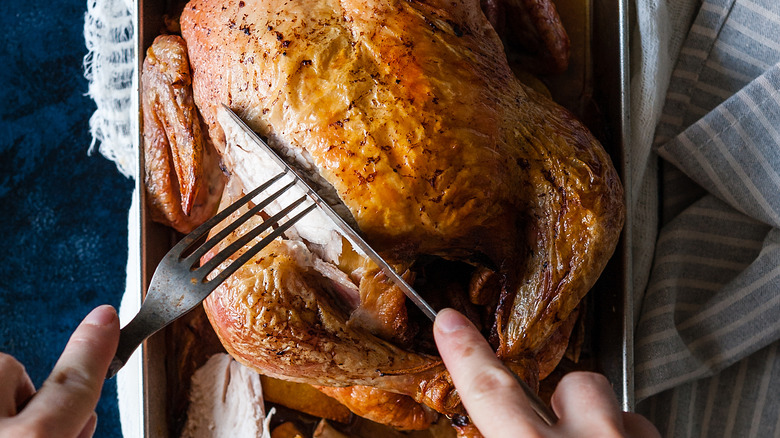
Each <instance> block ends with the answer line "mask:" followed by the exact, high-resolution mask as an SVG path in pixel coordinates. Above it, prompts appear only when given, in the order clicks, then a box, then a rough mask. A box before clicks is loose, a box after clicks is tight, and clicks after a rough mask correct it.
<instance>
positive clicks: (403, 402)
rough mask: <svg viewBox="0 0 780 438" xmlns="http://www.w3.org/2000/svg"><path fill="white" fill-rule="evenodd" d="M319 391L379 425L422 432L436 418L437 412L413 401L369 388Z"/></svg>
mask: <svg viewBox="0 0 780 438" xmlns="http://www.w3.org/2000/svg"><path fill="white" fill-rule="evenodd" d="M318 388H319V389H320V391H322V392H324V393H325V394H327V395H329V396H331V397H333V398H335V399H336V400H338V401H340V402H342V403H344V405H345V406H347V407H348V408H349V409H350V410H352V412H354V413H355V414H357V415H360V416H361V417H363V418H368V419H369V420H371V421H375V422H377V423H380V424H386V425H388V426H392V427H396V428H398V429H402V430H425V429H427V428H429V427H430V426H431V424H433V422H434V421H436V420H437V419H438V414H437V413H436V411H433V410H431V409H430V408H428V407H426V406H424V405H421V404H419V403H417V402H416V401H414V399H413V398H411V397H409V396H406V395H401V394H395V393H392V392H388V391H383V390H381V389H378V388H373V387H371V386H348V387H345V388H331V387H326V386H320V387H318Z"/></svg>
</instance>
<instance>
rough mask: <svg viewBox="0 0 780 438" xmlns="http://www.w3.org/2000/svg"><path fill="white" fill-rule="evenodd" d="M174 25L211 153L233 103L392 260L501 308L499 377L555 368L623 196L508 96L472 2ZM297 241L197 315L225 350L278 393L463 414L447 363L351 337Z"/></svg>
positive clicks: (370, 335) (199, 0) (216, 13)
mask: <svg viewBox="0 0 780 438" xmlns="http://www.w3.org/2000/svg"><path fill="white" fill-rule="evenodd" d="M181 26H182V34H183V36H184V38H185V39H186V40H187V43H188V47H189V56H190V60H191V63H192V68H193V90H194V95H195V102H196V104H197V105H198V107H199V109H200V111H201V114H202V116H203V118H204V120H205V121H206V123H207V124H208V126H209V133H210V135H211V138H212V139H213V140H214V142H215V145H216V147H217V149H218V150H220V151H223V150H224V145H223V142H224V135H223V132H222V129H221V127H220V126H219V124H218V123H217V121H216V110H217V108H218V107H219V106H220V105H221V104H222V103H226V104H227V105H229V106H230V107H231V108H232V109H233V110H235V111H236V112H237V113H238V114H239V115H241V116H242V117H243V118H244V120H246V121H247V122H248V123H249V125H250V126H251V127H252V128H253V129H254V130H256V131H258V132H260V133H261V134H262V135H266V136H268V137H270V138H271V139H272V140H274V141H277V142H281V143H284V144H286V145H289V146H290V147H292V148H299V149H305V150H306V151H307V152H308V153H309V154H310V156H311V157H312V158H313V160H314V162H315V165H316V166H317V168H318V169H319V170H320V172H321V174H322V175H323V176H324V177H325V178H326V179H327V181H328V182H330V183H331V184H332V185H333V186H334V187H335V189H336V190H337V192H338V193H339V195H340V197H341V199H342V200H343V202H344V204H345V205H346V206H347V207H348V208H349V210H350V211H351V212H352V214H353V216H354V218H355V220H356V221H357V223H358V225H359V226H360V229H361V231H362V232H363V233H364V235H365V236H366V237H367V240H368V241H369V242H370V243H371V244H372V245H373V246H375V247H376V248H377V249H378V250H379V251H380V252H381V253H382V254H383V255H384V256H385V257H386V258H388V259H390V260H391V261H392V262H394V263H398V264H399V265H401V266H411V264H412V263H413V262H414V261H415V260H416V259H417V258H418V257H419V256H420V255H423V254H427V255H434V256H439V257H443V258H446V259H448V260H461V261H464V262H466V263H468V264H471V265H474V266H475V267H476V269H475V271H474V274H473V276H472V279H471V280H467V281H466V282H465V283H466V284H465V285H464V290H467V291H469V293H470V294H471V295H472V296H474V297H477V298H478V301H480V303H479V304H481V305H484V306H485V308H486V309H490V310H491V312H492V313H491V314H490V318H488V320H486V321H483V322H484V323H485V325H486V326H487V327H489V328H490V331H491V337H490V340H491V342H492V344H493V346H494V348H495V349H496V350H497V355H498V356H499V357H500V358H501V359H502V360H504V361H505V363H507V364H508V365H509V366H510V367H511V368H512V369H513V370H515V371H516V372H517V373H518V374H519V375H521V376H522V377H524V378H526V379H527V380H529V381H531V383H535V382H536V381H537V379H538V378H539V377H542V376H540V371H542V372H545V373H546V372H548V371H549V370H550V369H552V368H553V367H554V365H555V363H557V361H558V360H559V359H560V353H561V352H562V350H563V349H564V348H565V345H564V346H563V348H561V344H562V343H564V342H565V339H563V338H565V337H567V336H568V335H567V334H566V332H567V331H568V330H570V326H571V324H572V312H573V311H574V310H575V308H576V306H577V304H578V303H579V301H580V300H581V298H582V297H583V296H584V295H585V293H586V292H587V291H588V289H590V287H591V286H592V285H593V283H594V282H595V280H596V278H597V277H598V275H599V274H600V272H601V271H602V269H603V267H604V265H605V264H606V262H607V260H608V259H609V257H610V255H611V254H612V252H613V250H614V248H615V245H616V242H617V239H618V236H619V233H620V229H621V227H622V224H623V214H624V213H623V205H622V187H621V185H620V182H619V180H618V176H617V173H616V172H615V169H614V168H613V166H612V163H611V161H610V159H609V157H608V156H607V154H606V153H605V151H604V150H603V148H602V147H601V146H600V145H599V143H598V142H597V141H596V140H595V139H594V138H593V136H592V135H591V134H590V133H589V132H588V130H587V129H585V128H584V127H583V126H582V125H581V124H580V123H579V122H578V121H577V120H575V119H574V118H573V117H572V116H571V114H570V113H568V112H567V111H566V110H564V109H563V108H561V107H559V106H558V105H556V104H554V103H553V102H551V101H549V100H548V99H547V98H545V97H543V96H541V95H539V94H537V93H535V92H533V91H532V90H530V89H528V88H526V87H525V86H523V85H522V84H521V83H520V82H518V81H517V79H516V78H515V76H514V75H513V74H512V71H511V70H510V68H509V66H508V65H507V61H506V57H505V55H504V52H503V48H502V46H501V41H500V40H499V38H498V36H497V35H496V33H495V31H494V30H493V28H492V27H491V26H490V24H489V23H488V21H487V20H486V18H485V16H484V15H483V14H482V12H481V11H480V9H479V3H478V2H477V1H476V0H473V1H468V0H460V1H457V0H456V1H446V2H445V1H436V0H434V1H428V2H419V1H396V0H387V1H377V0H363V1H360V0H352V1H349V0H348V1H340V2H336V1H333V0H330V1H320V2H303V1H296V0H287V1H281V0H266V1H262V2H261V1H252V0H227V1H226V0H219V1H217V0H193V1H191V2H190V3H189V4H188V6H187V7H186V8H185V10H184V12H183V14H182V17H181ZM290 245H292V244H291V243H289V242H287V243H285V242H277V243H275V244H273V245H271V246H270V247H268V248H266V249H265V250H264V251H262V252H261V253H260V254H259V255H258V256H257V258H256V259H254V260H253V261H250V262H249V263H248V264H247V265H245V266H244V267H243V268H241V270H239V271H238V272H237V273H236V274H235V275H233V276H232V277H231V279H229V280H228V282H226V283H225V284H224V285H222V286H221V287H220V288H219V289H218V290H217V291H215V293H214V294H212V295H211V296H210V297H209V299H207V301H206V302H205V308H206V311H207V314H208V315H209V318H210V319H211V321H212V324H213V325H214V328H215V330H216V332H217V334H218V335H219V336H220V338H221V340H222V342H223V343H224V344H225V347H226V348H227V350H228V351H229V352H230V353H231V354H233V355H234V356H235V357H236V358H237V359H238V360H240V361H242V362H243V363H245V364H247V365H249V366H252V367H254V368H255V369H257V370H258V371H260V372H261V373H264V374H268V375H271V376H274V377H279V378H284V379H288V380H293V381H299V382H305V383H311V384H316V385H326V386H335V387H341V386H353V385H366V386H373V387H376V388H379V389H382V390H388V391H392V392H397V393H401V394H405V395H408V396H410V397H412V398H414V400H416V401H417V402H421V403H424V404H426V405H428V406H431V407H433V408H435V409H437V410H439V411H440V412H443V413H448V414H457V413H463V409H462V406H461V405H460V401H459V399H458V397H457V393H456V392H455V391H454V390H453V389H454V388H453V386H452V382H451V381H450V380H449V376H448V374H447V373H446V371H444V370H443V367H442V366H441V364H440V362H439V360H438V358H436V357H432V356H428V355H426V354H422V353H420V352H416V351H413V350H412V349H410V348H408V347H401V346H397V345H393V344H392V343H390V342H388V341H386V340H383V339H381V338H380V333H378V332H377V331H376V330H373V329H371V328H370V327H367V326H365V325H361V324H351V320H350V311H349V309H344V308H343V307H342V306H341V305H340V304H339V303H338V302H337V301H338V300H334V299H333V294H332V293H331V292H330V289H329V287H328V286H327V284H325V283H324V282H323V280H322V278H321V276H319V275H318V274H317V273H316V272H313V271H312V270H310V269H302V268H301V266H300V263H299V262H298V261H297V257H299V254H298V252H297V251H296V250H294V249H293V248H292V247H291V246H290ZM488 271H492V272H493V273H494V274H492V275H491V274H490V272H488ZM493 275H495V277H493ZM491 278H492V279H491ZM483 301H484V302H483ZM383 302H384V301H383ZM362 304H363V303H361V305H362ZM562 334H563V335H562ZM540 362H541V363H540Z"/></svg>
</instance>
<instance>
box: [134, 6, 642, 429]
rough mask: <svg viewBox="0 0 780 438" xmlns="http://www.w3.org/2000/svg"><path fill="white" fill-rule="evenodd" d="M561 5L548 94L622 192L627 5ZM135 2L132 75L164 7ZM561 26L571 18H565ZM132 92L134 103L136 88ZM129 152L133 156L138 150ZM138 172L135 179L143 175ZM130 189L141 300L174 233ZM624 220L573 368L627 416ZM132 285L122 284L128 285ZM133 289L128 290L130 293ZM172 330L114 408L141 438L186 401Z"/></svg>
mask: <svg viewBox="0 0 780 438" xmlns="http://www.w3.org/2000/svg"><path fill="white" fill-rule="evenodd" d="M168 1H172V2H176V1H178V0H168ZM558 1H563V0H558ZM567 1H569V3H572V4H576V7H578V8H580V10H581V11H585V12H586V13H585V15H584V16H581V15H580V16H577V17H575V18H574V20H575V21H578V22H575V23H570V22H567V20H566V16H565V14H564V12H565V11H562V10H561V15H562V17H563V18H564V24H565V25H566V26H567V30H569V25H570V24H573V25H572V29H574V34H572V31H569V33H570V35H571V36H572V39H573V40H574V38H575V37H577V35H580V37H583V36H584V38H585V40H586V43H585V45H584V52H579V54H580V55H582V56H579V57H578V58H576V59H572V66H571V68H570V71H569V72H567V73H564V74H563V75H562V76H560V77H557V78H553V79H550V80H549V81H547V85H548V86H549V88H550V89H551V90H553V94H554V95H555V91H554V90H563V91H561V92H559V93H558V94H559V95H558V96H555V97H556V98H557V100H559V102H560V101H561V100H563V101H566V102H562V103H564V105H565V106H572V107H574V111H575V113H577V112H578V110H579V111H580V113H581V114H586V115H593V114H596V115H597V116H596V117H594V119H595V120H588V118H589V117H590V116H586V117H585V120H584V121H585V123H586V124H588V125H589V126H590V127H591V129H592V130H593V131H594V133H595V134H596V136H597V137H599V139H600V140H601V141H602V143H603V144H604V146H605V148H606V149H607V151H608V152H609V153H610V154H611V156H612V159H613V162H614V164H615V166H616V167H617V169H618V171H619V173H620V175H621V178H622V180H623V185H624V187H630V186H631V175H630V174H629V173H628V171H629V166H628V163H629V151H628V148H627V145H628V139H629V123H628V122H629V120H628V110H629V102H628V92H629V82H628V80H629V71H628V70H629V57H628V26H629V10H628V8H629V6H628V3H629V0H567ZM136 5H137V10H136V11H135V12H136V14H135V21H136V22H135V29H137V32H136V33H135V43H136V48H137V50H136V53H137V54H138V55H139V56H136V61H137V66H138V69H137V71H139V72H140V71H141V66H142V62H143V55H144V54H145V52H146V49H147V48H148V47H149V46H150V45H151V43H152V41H153V40H154V38H155V37H156V36H157V35H159V34H160V31H161V29H163V28H164V17H163V15H164V11H165V7H166V2H165V1H161V0H138V1H137V2H136ZM559 9H560V8H559ZM569 21H572V19H571V18H570V19H569ZM587 42H589V43H590V44H587ZM573 44H574V42H573ZM136 79H137V78H136ZM135 83H136V84H137V83H138V81H137V80H136V81H135ZM572 84H573V85H572ZM136 92H137V93H138V94H137V96H138V98H139V100H140V91H138V90H137V91H136ZM567 93H568V94H567ZM566 103H568V105H567V104H566ZM136 108H137V107H136ZM138 114H139V122H138V124H137V125H138V126H140V124H141V122H140V112H138ZM134 137H135V139H136V141H138V144H139V145H140V144H142V141H141V134H140V132H137V133H136V135H135V136H134ZM137 150H139V151H140V147H139V148H137ZM138 162H139V169H143V154H140V153H139V157H138ZM138 175H143V171H140V172H139V173H138ZM136 184H137V185H138V186H137V188H138V190H136V195H137V196H139V199H136V200H134V201H136V202H138V204H137V205H139V206H140V208H139V210H138V214H139V215H140V217H139V218H138V219H139V221H138V223H139V224H140V230H139V232H140V239H139V240H138V241H137V242H131V243H130V244H131V245H136V244H137V245H139V246H138V249H139V250H140V251H139V252H140V257H139V258H138V259H137V260H131V261H130V263H139V264H140V269H139V272H140V273H141V278H140V281H139V282H138V284H140V287H139V288H138V290H137V293H138V294H139V296H140V297H143V296H144V294H145V292H146V288H147V286H148V285H149V281H150V279H151V276H152V274H153V273H154V269H155V267H156V265H157V263H158V261H159V260H160V259H161V258H162V256H163V255H164V254H165V253H166V252H167V250H168V249H169V248H170V247H171V246H172V244H173V242H174V241H175V239H177V238H178V236H177V235H176V234H175V233H173V232H172V231H171V230H170V229H169V228H167V227H164V226H161V225H159V224H157V223H154V222H152V221H151V219H150V215H149V212H148V210H147V209H146V200H145V191H144V188H143V177H142V176H140V177H139V178H137V182H136ZM625 192H626V197H628V196H630V190H625ZM630 201H631V200H630V199H628V198H627V199H626V205H627V206H629V207H630V206H631V202H630ZM631 217H632V211H631V209H630V208H629V209H628V210H627V215H626V225H625V227H624V230H623V234H622V237H621V240H620V242H619V244H618V247H617V249H616V251H615V254H614V256H613V257H612V260H611V261H610V263H609V265H608V266H607V268H606V270H605V271H604V273H603V274H602V276H601V278H600V280H599V281H598V283H597V284H596V286H595V287H594V289H593V290H592V291H591V292H590V293H589V294H588V297H587V298H586V300H587V311H586V312H585V313H586V314H587V318H585V327H587V329H586V330H585V333H586V334H585V347H584V348H585V349H586V350H587V351H585V354H586V355H587V357H588V358H589V359H588V360H587V361H585V364H584V365H581V366H582V367H585V368H587V369H593V370H596V371H599V372H602V373H604V374H605V375H606V376H607V377H608V378H609V380H610V381H611V382H612V384H613V386H614V389H615V392H616V393H617V395H618V400H619V401H620V403H621V405H622V407H623V409H624V410H629V411H630V410H633V408H634V374H633V327H634V322H633V320H632V317H633V302H632V298H633V292H632V282H631V278H632V274H631V266H632V262H631ZM131 253H132V251H131ZM132 283H133V282H130V281H128V284H132ZM135 292H136V291H133V290H130V291H129V293H131V294H132V293H135ZM177 323H178V322H177ZM175 324H176V323H174V326H175ZM174 326H172V327H174ZM172 327H169V328H167V329H165V330H162V331H161V332H159V333H157V334H156V335H154V336H152V337H151V338H149V339H148V340H147V341H146V342H144V344H143V346H142V348H141V349H139V352H138V353H137V354H140V355H141V360H140V362H141V369H140V372H139V373H138V375H137V376H133V378H138V379H140V380H141V382H140V384H134V385H130V386H131V387H132V388H137V390H138V391H140V394H132V395H131V397H129V398H130V399H135V400H138V401H139V402H138V404H137V406H130V407H128V406H127V404H124V405H122V404H120V409H138V410H140V416H137V415H136V416H135V417H134V418H140V421H141V422H142V423H143V425H142V427H140V430H141V431H142V433H143V436H146V437H150V438H166V437H171V436H172V432H171V431H172V430H175V428H174V427H172V423H173V422H175V421H181V418H178V417H176V416H175V415H174V412H173V411H174V409H173V408H172V400H174V399H176V398H177V397H185V396H186V395H185V394H183V392H185V390H184V389H183V388H185V387H186V383H185V384H182V382H181V381H180V380H183V379H179V378H178V375H177V370H176V369H175V368H176V367H175V366H173V365H172V364H173V363H175V358H172V357H171V355H172V354H175V351H171V345H173V344H172V343H175V342H176V340H175V339H171V338H172V337H173V333H174V330H173V329H172ZM563 371H566V369H564V370H563ZM126 396H128V394H122V393H120V398H121V397H126ZM179 417H180V415H179ZM172 438H175V437H172Z"/></svg>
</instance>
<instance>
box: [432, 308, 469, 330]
mask: <svg viewBox="0 0 780 438" xmlns="http://www.w3.org/2000/svg"><path fill="white" fill-rule="evenodd" d="M470 325H471V322H470V321H469V320H468V318H466V317H465V316H463V315H462V314H461V313H460V312H458V311H457V310H454V309H442V310H440V311H439V313H438V315H437V316H436V328H437V329H438V330H439V331H440V332H442V333H452V332H455V331H458V330H461V329H464V328H466V327H468V326H470Z"/></svg>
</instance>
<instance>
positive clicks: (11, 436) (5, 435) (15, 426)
mask: <svg viewBox="0 0 780 438" xmlns="http://www.w3.org/2000/svg"><path fill="white" fill-rule="evenodd" d="M48 436H50V433H49V431H46V430H44V428H43V426H41V425H39V424H37V423H34V422H22V421H13V420H12V421H8V422H7V423H6V424H3V427H2V430H0V438H18V437H25V438H46V437H48Z"/></svg>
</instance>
